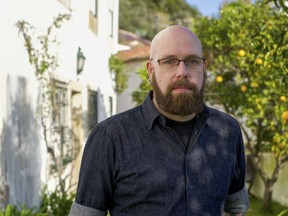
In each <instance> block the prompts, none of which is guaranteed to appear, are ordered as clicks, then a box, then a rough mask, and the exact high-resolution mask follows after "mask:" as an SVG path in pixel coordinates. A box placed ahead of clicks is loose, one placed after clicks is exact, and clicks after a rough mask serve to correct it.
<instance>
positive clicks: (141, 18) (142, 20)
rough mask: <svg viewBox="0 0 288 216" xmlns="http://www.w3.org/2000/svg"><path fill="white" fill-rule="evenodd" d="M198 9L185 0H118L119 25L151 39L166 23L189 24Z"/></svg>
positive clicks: (197, 12)
mask: <svg viewBox="0 0 288 216" xmlns="http://www.w3.org/2000/svg"><path fill="white" fill-rule="evenodd" d="M197 17H200V13H199V11H198V10H197V9H196V8H194V7H191V6H190V5H189V4H187V3H186V1H185V0H146V1H135V0H120V9H119V27H120V28H121V29H125V30H127V31H130V32H134V33H137V34H138V35H140V36H142V37H145V38H147V39H152V38H153V36H154V35H155V34H156V32H158V31H159V30H160V29H163V28H164V27H166V26H167V25H171V24H182V25H186V26H189V25H191V24H192V22H193V18H197Z"/></svg>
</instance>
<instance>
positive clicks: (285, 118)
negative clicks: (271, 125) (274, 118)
mask: <svg viewBox="0 0 288 216" xmlns="http://www.w3.org/2000/svg"><path fill="white" fill-rule="evenodd" d="M281 117H282V120H283V121H284V122H288V110H286V111H284V112H283V113H282V116H281Z"/></svg>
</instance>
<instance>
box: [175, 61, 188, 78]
mask: <svg viewBox="0 0 288 216" xmlns="http://www.w3.org/2000/svg"><path fill="white" fill-rule="evenodd" d="M176 72H177V77H178V78H183V77H185V78H186V77H187V76H188V69H187V67H186V65H185V62H184V61H179V63H178V65H177V68H176Z"/></svg>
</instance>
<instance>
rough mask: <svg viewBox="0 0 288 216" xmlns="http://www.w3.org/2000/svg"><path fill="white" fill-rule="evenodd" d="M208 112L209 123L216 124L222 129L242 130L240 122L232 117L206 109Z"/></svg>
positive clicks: (217, 110) (216, 110)
mask: <svg viewBox="0 0 288 216" xmlns="http://www.w3.org/2000/svg"><path fill="white" fill-rule="evenodd" d="M206 110H207V113H208V119H207V123H210V124H214V125H215V126H217V127H220V128H223V127H224V128H229V127H230V128H234V129H237V130H238V129H240V126H239V122H238V120H237V119H236V118H235V117H233V116H232V115H229V114H228V113H225V112H224V111H221V110H219V109H215V108H211V107H206Z"/></svg>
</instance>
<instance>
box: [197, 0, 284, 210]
mask: <svg viewBox="0 0 288 216" xmlns="http://www.w3.org/2000/svg"><path fill="white" fill-rule="evenodd" d="M194 31H195V32H196V33H197V35H198V36H199V38H200V40H201V41H202V43H203V49H204V52H205V56H206V57H207V59H208V64H209V68H208V72H207V86H206V94H205V95H206V100H207V101H208V102H210V103H212V104H217V105H220V106H221V107H223V109H225V111H226V112H228V113H230V114H232V115H234V116H236V117H237V119H238V120H239V121H240V125H241V127H242V129H243V134H244V137H245V143H246V147H247V150H248V151H249V154H251V155H252V158H253V161H252V162H253V166H254V167H255V169H256V170H257V171H258V173H259V174H260V176H261V179H262V180H263V182H264V185H265V189H264V197H263V204H264V207H268V206H269V204H270V202H271V200H272V193H273V186H274V184H275V183H276V182H277V179H278V176H279V172H280V170H281V168H282V167H283V164H284V163H285V162H287V161H288V95H287V94H288V16H287V13H286V12H285V10H282V9H279V8H277V7H275V6H274V5H273V4H272V3H271V2H270V3H269V4H267V3H263V2H261V1H257V2H256V3H255V4H250V3H247V2H246V3H245V1H235V2H232V3H229V4H225V5H223V6H222V8H221V9H220V14H219V17H214V18H208V17H203V18H202V19H201V20H199V22H198V23H196V25H195V26H194ZM263 153H269V154H271V155H272V156H273V157H274V159H275V167H274V170H273V172H272V175H270V174H269V175H268V173H266V172H265V171H264V170H263V169H262V168H261V166H260V162H261V155H263Z"/></svg>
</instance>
